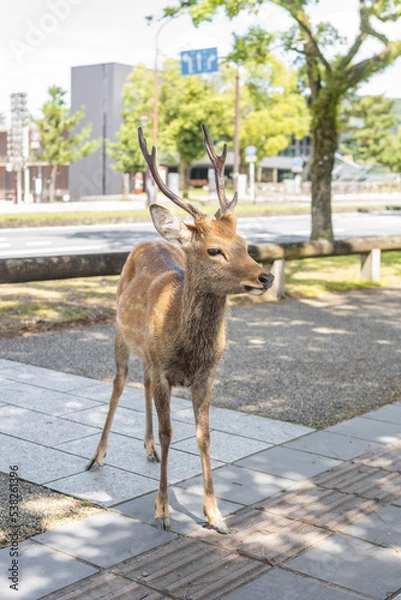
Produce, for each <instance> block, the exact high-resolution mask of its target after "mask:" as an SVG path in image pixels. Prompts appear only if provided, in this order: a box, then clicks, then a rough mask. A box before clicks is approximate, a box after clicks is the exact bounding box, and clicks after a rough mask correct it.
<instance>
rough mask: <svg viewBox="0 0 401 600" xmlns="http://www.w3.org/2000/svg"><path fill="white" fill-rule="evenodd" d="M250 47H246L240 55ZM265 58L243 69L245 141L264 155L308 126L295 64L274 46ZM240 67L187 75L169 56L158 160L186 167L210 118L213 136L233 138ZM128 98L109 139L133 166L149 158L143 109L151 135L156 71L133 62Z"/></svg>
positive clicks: (123, 166) (120, 162)
mask: <svg viewBox="0 0 401 600" xmlns="http://www.w3.org/2000/svg"><path fill="white" fill-rule="evenodd" d="M256 37H257V34H256ZM255 39H256V38H255ZM248 50H249V48H248V49H247V50H246V52H245V50H244V49H242V52H243V54H242V59H244V60H245V58H246V54H247V52H248ZM261 62H262V59H261V58H259V59H258V61H250V62H249V64H248V63H247V67H248V66H249V68H248V70H247V71H245V70H244V69H243V70H242V72H243V77H242V79H243V82H244V83H243V85H242V87H241V93H240V98H241V103H240V111H241V136H240V146H241V149H242V150H243V149H244V148H245V147H246V146H248V145H250V144H252V145H255V146H256V147H257V149H258V155H259V157H260V158H261V157H263V156H265V155H266V154H269V155H270V154H275V153H277V152H279V151H280V150H283V149H284V148H286V147H287V146H288V143H289V142H290V140H291V137H292V135H295V136H296V137H302V136H304V135H306V134H307V133H308V130H309V118H308V112H307V109H306V105H305V101H304V99H303V98H302V97H301V96H300V94H299V93H298V89H297V77H296V73H295V71H293V70H292V69H289V68H288V67H285V66H284V65H283V64H282V63H281V62H280V61H279V60H278V59H277V58H275V57H274V56H272V55H271V54H268V55H266V57H265V64H260V63H261ZM235 73H236V69H235V68H233V67H232V66H229V65H227V64H223V65H222V66H221V69H220V73H218V74H216V75H215V76H214V77H212V78H209V79H208V80H205V79H203V78H202V77H199V76H186V77H182V76H181V74H180V69H179V64H178V63H177V62H176V61H174V60H169V61H166V62H165V64H164V65H163V71H162V73H161V74H160V84H159V120H158V146H159V148H160V150H161V151H162V152H163V154H160V155H159V161H160V162H164V163H165V164H170V165H173V164H177V163H179V164H180V165H181V166H182V169H183V170H185V169H186V170H188V167H189V165H190V164H191V163H193V162H194V161H195V160H198V159H201V158H202V157H203V156H204V154H205V151H204V146H203V136H202V135H201V125H202V123H207V125H208V128H209V130H210V134H211V136H212V139H213V140H215V141H218V140H222V141H223V140H226V141H227V142H228V144H229V146H232V140H233V137H234V104H235V103H234V98H235ZM123 106H124V108H123V111H122V115H123V118H124V121H123V123H122V125H121V128H120V130H119V132H118V134H117V139H118V141H117V142H115V143H110V142H109V143H108V152H109V154H110V155H111V156H112V157H113V158H114V160H115V163H114V168H116V169H119V170H121V171H124V172H130V173H132V172H134V171H136V170H138V168H142V167H143V165H144V161H143V157H142V155H141V153H140V150H139V148H138V142H137V128H138V126H139V125H140V123H141V116H143V115H145V116H146V117H147V124H146V126H145V127H144V133H145V137H147V138H148V140H149V141H151V137H152V136H151V132H152V117H153V110H152V106H153V73H152V72H151V71H147V70H146V69H145V67H144V66H142V65H140V66H138V67H135V68H134V69H133V71H132V73H131V74H130V76H129V78H128V82H127V84H126V86H125V87H124V92H123ZM218 151H219V148H218Z"/></svg>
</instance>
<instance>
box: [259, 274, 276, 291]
mask: <svg viewBox="0 0 401 600" xmlns="http://www.w3.org/2000/svg"><path fill="white" fill-rule="evenodd" d="M258 279H259V281H260V283H261V284H262V285H263V287H264V289H265V290H268V289H269V288H271V286H272V285H273V281H274V275H272V274H271V273H261V274H260V275H259V277H258Z"/></svg>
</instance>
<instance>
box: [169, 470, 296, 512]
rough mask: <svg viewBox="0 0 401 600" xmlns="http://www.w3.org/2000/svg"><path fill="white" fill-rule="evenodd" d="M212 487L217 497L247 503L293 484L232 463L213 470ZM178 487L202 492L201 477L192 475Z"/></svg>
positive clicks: (198, 492)
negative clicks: (192, 476)
mask: <svg viewBox="0 0 401 600" xmlns="http://www.w3.org/2000/svg"><path fill="white" fill-rule="evenodd" d="M213 481H214V489H215V494H216V497H217V498H223V499H224V500H228V501H230V502H237V503H238V504H243V505H248V504H253V503H254V502H257V501H258V500H262V499H263V498H267V497H268V496H272V495H273V494H275V493H277V492H279V491H281V490H283V489H286V488H289V487H291V486H293V485H294V481H291V480H289V479H284V478H282V477H276V476H274V475H267V474H265V473H259V472H257V471H253V470H251V469H243V468H240V467H236V466H234V465H229V466H226V467H222V468H221V469H216V470H215V471H214V472H213ZM180 487H184V488H187V489H190V490H191V491H193V492H195V493H197V494H201V493H203V480H202V477H194V478H193V479H188V480H187V481H184V482H183V483H181V484H180Z"/></svg>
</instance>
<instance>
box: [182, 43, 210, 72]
mask: <svg viewBox="0 0 401 600" xmlns="http://www.w3.org/2000/svg"><path fill="white" fill-rule="evenodd" d="M218 70H219V62H218V58H217V48H202V49H200V50H186V51H185V52H181V75H200V74H201V73H214V72H216V71H218Z"/></svg>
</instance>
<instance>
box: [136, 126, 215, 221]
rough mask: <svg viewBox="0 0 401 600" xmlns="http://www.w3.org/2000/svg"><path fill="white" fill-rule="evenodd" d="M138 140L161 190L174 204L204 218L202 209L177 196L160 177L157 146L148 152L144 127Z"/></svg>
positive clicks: (139, 130) (139, 128) (193, 215)
mask: <svg viewBox="0 0 401 600" xmlns="http://www.w3.org/2000/svg"><path fill="white" fill-rule="evenodd" d="M138 140H139V146H140V148H141V150H142V154H143V156H144V159H145V160H146V162H147V163H148V167H149V169H150V172H151V173H152V175H153V179H154V180H155V182H156V183H157V185H158V187H159V189H160V191H161V192H162V193H163V194H164V195H165V196H167V198H169V199H170V200H172V201H173V202H174V204H177V206H179V207H180V208H182V209H183V210H185V211H186V212H187V213H189V214H190V215H191V216H192V217H193V218H194V219H195V220H196V219H204V217H205V215H204V214H203V213H201V212H200V210H198V209H197V208H196V207H195V206H193V205H192V204H190V203H189V202H185V200H182V198H180V197H179V196H177V194H175V193H174V192H172V191H171V190H170V189H169V188H168V187H167V185H166V184H165V183H164V181H163V179H162V178H161V177H160V173H159V171H158V169H157V163H156V148H155V147H154V146H153V147H152V153H151V154H149V152H148V145H147V143H146V140H145V138H144V136H143V130H142V127H138Z"/></svg>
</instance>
